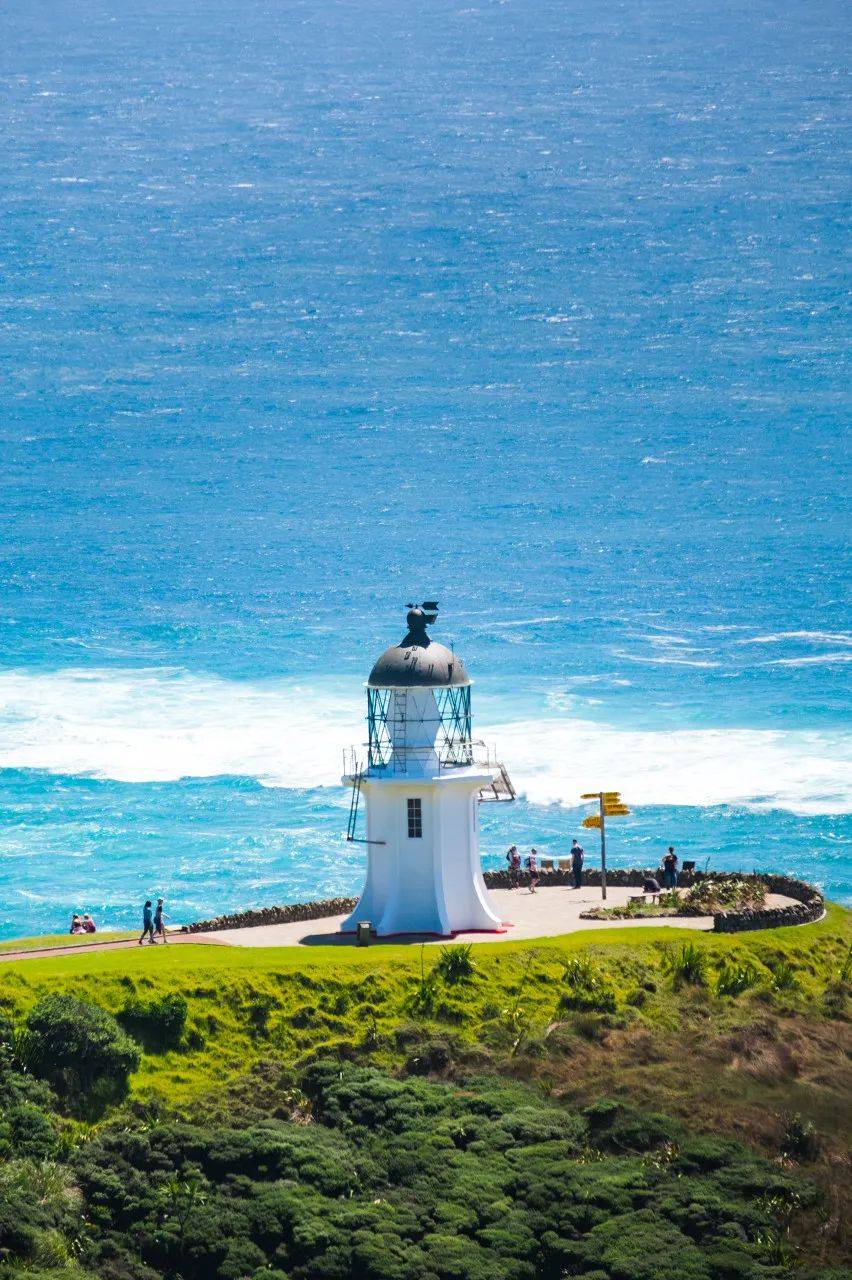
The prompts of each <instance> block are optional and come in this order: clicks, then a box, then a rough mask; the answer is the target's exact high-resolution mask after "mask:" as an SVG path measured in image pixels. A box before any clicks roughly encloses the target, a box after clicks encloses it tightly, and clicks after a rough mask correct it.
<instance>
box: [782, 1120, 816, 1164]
mask: <svg viewBox="0 0 852 1280" xmlns="http://www.w3.org/2000/svg"><path fill="white" fill-rule="evenodd" d="M782 1119H783V1122H784V1133H783V1136H782V1139H781V1154H782V1155H785V1156H788V1157H789V1158H790V1159H791V1160H813V1159H814V1157H815V1156H816V1155H817V1152H818V1151H819V1138H818V1136H817V1131H816V1129H815V1128H814V1126H813V1125H812V1124H811V1122H810V1120H805V1119H804V1118H803V1117H802V1116H800V1115H799V1113H798V1112H788V1113H787V1114H785V1115H784V1116H783V1117H782Z"/></svg>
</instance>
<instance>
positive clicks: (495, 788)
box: [341, 601, 514, 937]
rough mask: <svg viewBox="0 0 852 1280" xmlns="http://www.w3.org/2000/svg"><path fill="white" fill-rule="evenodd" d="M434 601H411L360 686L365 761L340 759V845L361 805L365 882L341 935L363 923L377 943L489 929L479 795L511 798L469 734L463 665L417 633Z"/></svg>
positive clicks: (494, 924)
mask: <svg viewBox="0 0 852 1280" xmlns="http://www.w3.org/2000/svg"><path fill="white" fill-rule="evenodd" d="M437 609H438V606H437V604H436V603H435V602H434V601H426V602H425V603H424V604H423V606H422V607H419V608H418V607H414V606H409V611H408V616H407V623H408V632H407V634H406V635H405V637H404V638H403V639H402V640H401V641H400V643H399V644H397V645H393V646H392V647H391V648H390V649H387V650H386V651H385V652H384V653H383V654H382V655H381V657H380V658H379V659H378V661H377V662H376V664H375V666H374V667H373V669H372V671H371V672H370V677H369V680H368V682H367V727H368V741H367V746H366V761H365V763H364V764H363V765H362V764H361V763H360V762H359V760H358V759H357V753H355V752H352V753H350V755H349V760H348V767H347V772H346V775H345V776H344V782H345V783H346V784H348V785H349V786H351V787H352V802H351V806H350V821H349V831H348V838H349V839H350V840H354V839H356V837H355V829H356V818H357V814H358V808H359V801H360V798H361V796H362V795H363V798H364V807H365V810H366V826H367V835H366V840H365V843H366V847H367V877H366V881H365V884H364V890H363V892H362V894H361V897H360V899H359V902H358V905H357V906H356V908H355V910H354V911H353V912H352V914H351V915H350V916H349V917H348V919H347V920H346V921H344V923H343V925H342V926H341V927H342V929H343V931H344V932H348V931H351V930H354V929H355V928H356V927H357V925H358V924H359V923H361V922H363V921H369V922H370V924H371V926H372V928H373V929H374V931H375V932H376V934H377V935H378V936H379V937H387V936H389V935H392V934H403V933H429V934H439V935H442V936H450V935H452V934H455V933H464V932H467V931H482V930H485V931H489V932H497V931H499V930H501V928H502V925H501V921H500V918H499V916H498V913H497V910H496V908H495V907H494V904H493V903H492V902H491V900H490V898H489V895H488V890H487V889H486V887H485V881H484V879H483V876H482V868H481V865H480V858H479V822H478V813H477V810H478V804H479V801H480V800H511V799H513V798H514V791H513V789H512V785H511V782H510V781H509V778H508V775H507V773H506V771H505V769H504V768H503V766H502V765H500V764H498V763H496V762H494V761H493V760H489V758H488V756H487V753H486V752H485V750H484V748H483V747H482V744H481V743H476V742H475V741H474V739H473V736H472V722H471V710H470V679H469V677H468V674H467V671H466V670H465V666H464V663H463V662H462V661H461V660H460V659H459V658H458V657H457V655H456V654H455V653H454V652H453V651H452V650H451V649H448V648H446V646H445V645H442V644H439V643H437V642H436V641H435V640H433V639H432V638H431V636H430V635H429V633H428V630H427V628H428V627H429V626H430V625H432V624H433V623H434V622H435V621H436V618H437Z"/></svg>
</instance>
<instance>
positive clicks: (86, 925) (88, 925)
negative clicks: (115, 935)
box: [82, 915, 98, 933]
mask: <svg viewBox="0 0 852 1280" xmlns="http://www.w3.org/2000/svg"><path fill="white" fill-rule="evenodd" d="M82 923H83V932H84V933H97V931H98V926H97V925H96V924H95V922H94V920H93V919H92V917H91V916H90V915H85V916H83V921H82Z"/></svg>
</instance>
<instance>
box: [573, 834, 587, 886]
mask: <svg viewBox="0 0 852 1280" xmlns="http://www.w3.org/2000/svg"><path fill="white" fill-rule="evenodd" d="M585 856H586V854H585V850H584V849H583V846H582V845H581V844H579V842H578V841H577V840H576V839H575V840H574V842H573V844H572V845H571V871H572V873H573V876H574V888H575V889H580V888H582V884H583V858H584V857H585Z"/></svg>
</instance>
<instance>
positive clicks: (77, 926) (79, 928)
mask: <svg viewBox="0 0 852 1280" xmlns="http://www.w3.org/2000/svg"><path fill="white" fill-rule="evenodd" d="M68 932H69V933H73V934H78V933H85V932H86V930H85V929H84V928H83V921H82V920H81V919H80V917H79V916H77V915H74V916H72V917H71V928H70V929H69V930H68Z"/></svg>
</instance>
